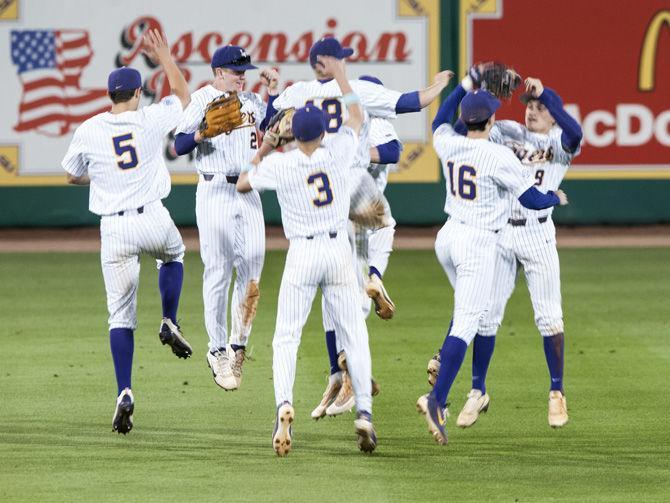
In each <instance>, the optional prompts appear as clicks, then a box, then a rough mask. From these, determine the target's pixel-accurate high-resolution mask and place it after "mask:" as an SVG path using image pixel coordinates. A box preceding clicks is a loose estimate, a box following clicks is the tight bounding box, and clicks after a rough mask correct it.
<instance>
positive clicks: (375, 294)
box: [365, 274, 395, 320]
mask: <svg viewBox="0 0 670 503" xmlns="http://www.w3.org/2000/svg"><path fill="white" fill-rule="evenodd" d="M365 293H367V294H368V297H370V298H371V299H372V302H374V303H375V313H377V316H379V317H380V318H381V319H382V320H390V319H391V318H393V315H394V314H395V304H394V303H393V301H392V300H391V298H390V297H389V294H388V293H387V292H386V288H384V283H382V280H381V278H380V277H379V276H377V275H376V274H371V275H370V277H369V280H368V284H367V285H366V286H365Z"/></svg>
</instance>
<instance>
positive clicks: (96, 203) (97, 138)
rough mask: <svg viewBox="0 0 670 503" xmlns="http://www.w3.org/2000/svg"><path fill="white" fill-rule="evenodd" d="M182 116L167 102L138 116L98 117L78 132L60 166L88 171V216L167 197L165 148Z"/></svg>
mask: <svg viewBox="0 0 670 503" xmlns="http://www.w3.org/2000/svg"><path fill="white" fill-rule="evenodd" d="M181 110H182V107H181V102H180V101H179V100H178V99H177V98H176V97H174V96H170V97H168V98H165V99H164V100H162V101H161V103H157V104H155V105H150V106H147V107H143V108H141V109H139V110H137V111H126V112H122V113H118V114H112V113H110V112H105V113H102V114H98V115H96V116H94V117H92V118H90V119H88V120H87V121H85V122H84V123H83V124H82V125H81V126H79V128H77V130H76V131H75V134H74V138H73V141H72V144H71V146H70V150H69V151H68V154H67V155H66V158H65V160H64V161H63V163H64V165H65V164H68V163H83V164H84V165H85V166H86V171H87V174H88V176H89V178H90V180H91V191H90V210H91V211H92V212H94V213H97V214H100V215H108V214H113V213H116V212H119V211H124V210H128V209H133V208H138V207H140V206H143V205H145V204H148V203H150V202H152V201H155V200H158V199H163V198H164V197H166V196H167V195H168V194H169V192H170V175H169V172H168V171H167V167H166V166H165V160H164V157H163V143H164V141H165V136H166V134H167V133H168V132H169V131H171V130H172V129H173V128H174V127H175V126H176V123H177V122H178V120H179V119H180V117H181Z"/></svg>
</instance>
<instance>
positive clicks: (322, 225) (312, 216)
mask: <svg viewBox="0 0 670 503" xmlns="http://www.w3.org/2000/svg"><path fill="white" fill-rule="evenodd" d="M318 61H319V63H320V64H321V65H323V68H324V69H326V70H327V71H329V72H330V73H331V74H332V75H333V76H334V77H335V79H336V83H337V85H338V86H339V87H338V90H341V96H340V99H339V100H337V103H338V104H343V105H344V106H345V107H346V109H347V112H348V113H347V118H346V119H345V120H344V122H343V123H342V124H340V125H339V126H341V127H338V132H337V133H336V134H331V135H330V136H329V137H328V138H326V139H325V140H324V139H323V138H324V132H325V130H326V128H327V127H328V120H329V119H328V117H327V116H325V114H324V112H322V110H321V108H320V107H317V106H314V105H307V106H305V107H303V108H298V109H297V110H296V112H295V115H294V116H293V120H292V132H293V135H294V136H295V139H296V141H297V147H298V148H297V149H294V150H292V151H289V152H286V153H277V154H274V155H271V156H269V157H267V158H265V159H263V160H262V161H260V163H259V161H258V159H254V162H253V163H250V165H249V166H248V167H247V169H248V170H249V171H248V173H247V172H245V173H243V174H242V175H241V176H240V179H239V181H238V182H237V188H238V190H239V191H242V192H247V191H250V190H252V189H256V190H276V191H277V198H278V200H279V205H280V207H281V213H282V223H283V226H284V232H285V234H286V237H287V238H288V240H289V242H290V245H289V250H288V255H287V257H286V266H285V268H284V274H283V276H282V282H281V286H280V290H279V302H278V308H277V325H276V329H275V334H274V340H273V343H272V347H273V352H274V356H273V363H272V370H273V381H274V387H275V400H276V403H277V416H276V421H275V429H274V432H273V436H272V444H273V448H274V450H275V452H276V453H277V455H279V456H285V455H287V454H288V453H289V451H290V450H291V441H292V439H291V435H292V430H291V424H292V422H293V418H294V410H293V406H292V403H293V391H292V390H293V382H294V380H295V367H296V359H297V352H298V346H299V344H300V336H301V332H302V328H303V326H304V325H305V322H306V320H307V316H308V315H309V312H310V309H311V305H312V302H313V300H314V295H315V294H316V289H317V287H320V288H321V290H322V292H323V297H324V299H325V304H326V306H327V308H328V309H329V311H330V312H332V313H333V319H334V322H335V326H336V329H337V331H338V334H339V337H340V340H341V341H342V344H343V346H344V348H345V351H346V352H347V355H348V357H349V362H348V366H349V369H350V372H351V378H352V382H353V388H354V394H355V396H356V407H357V410H358V413H357V418H356V421H355V423H354V424H355V427H356V432H357V434H358V446H359V448H360V449H361V450H362V451H366V452H371V451H373V450H374V449H375V447H376V444H377V438H376V434H375V430H374V427H373V425H372V416H371V412H372V397H371V386H370V379H371V374H370V373H371V363H370V349H369V347H368V333H367V327H366V325H365V320H364V318H363V313H362V311H361V309H360V304H359V303H358V302H357V288H356V278H355V274H354V268H353V261H352V255H351V248H350V244H349V239H348V235H347V220H348V214H349V190H350V187H349V183H350V166H351V163H352V162H353V158H354V155H355V153H356V151H357V150H358V149H357V147H358V141H359V140H358V134H359V132H360V128H361V126H362V123H363V111H362V109H361V107H360V105H359V98H358V97H357V96H356V94H354V93H353V90H352V86H351V85H350V84H349V82H348V81H347V80H346V76H345V70H344V61H342V59H341V58H337V57H323V56H319V59H318ZM322 140H323V142H322Z"/></svg>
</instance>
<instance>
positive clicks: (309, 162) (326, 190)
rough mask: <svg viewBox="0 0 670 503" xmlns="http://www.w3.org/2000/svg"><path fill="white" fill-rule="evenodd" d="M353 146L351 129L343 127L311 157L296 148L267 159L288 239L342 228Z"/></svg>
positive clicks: (347, 197) (353, 139) (345, 211)
mask: <svg viewBox="0 0 670 503" xmlns="http://www.w3.org/2000/svg"><path fill="white" fill-rule="evenodd" d="M355 145H356V138H355V135H354V132H353V130H351V129H349V128H343V129H342V130H341V131H340V132H339V133H338V134H336V135H331V136H330V137H329V138H326V139H324V141H323V143H322V145H321V146H320V147H319V148H318V149H316V150H315V151H314V152H313V153H312V155H311V156H307V155H305V154H304V153H303V152H302V151H301V150H300V149H295V150H292V151H290V152H286V153H275V154H272V155H270V156H268V157H267V158H266V160H265V162H266V163H267V164H268V168H270V169H273V170H274V172H275V177H276V187H275V188H276V191H277V199H278V200H279V205H280V207H281V216H282V225H283V227H284V233H285V234H286V237H287V238H288V239H293V238H297V237H309V236H317V235H322V234H327V233H331V232H334V231H340V232H343V231H345V229H346V227H347V221H348V216H349V197H350V187H349V177H350V175H349V169H350V165H351V159H352V158H353V154H352V151H353V150H354V148H355ZM265 168H266V166H262V168H261V169H265Z"/></svg>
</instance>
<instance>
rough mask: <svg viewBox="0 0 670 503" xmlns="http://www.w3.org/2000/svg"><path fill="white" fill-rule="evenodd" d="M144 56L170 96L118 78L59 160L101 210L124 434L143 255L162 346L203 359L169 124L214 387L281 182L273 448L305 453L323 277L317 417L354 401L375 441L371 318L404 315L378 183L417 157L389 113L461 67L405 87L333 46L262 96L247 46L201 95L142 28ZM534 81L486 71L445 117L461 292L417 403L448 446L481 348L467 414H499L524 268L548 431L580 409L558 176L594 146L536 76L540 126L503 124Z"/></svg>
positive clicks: (428, 99) (273, 76)
mask: <svg viewBox="0 0 670 503" xmlns="http://www.w3.org/2000/svg"><path fill="white" fill-rule="evenodd" d="M144 51H145V53H146V54H147V56H148V57H149V58H151V59H152V60H153V61H154V62H155V63H157V64H160V65H161V66H162V68H163V70H164V72H165V75H166V77H167V79H168V81H169V84H170V88H171V92H172V95H170V96H168V97H166V98H164V99H163V100H161V101H160V102H159V103H156V104H152V105H150V106H146V107H142V108H140V107H139V101H140V96H141V88H142V79H141V76H140V74H139V72H137V71H136V70H134V69H131V68H125V67H123V68H119V69H117V70H114V71H113V72H112V73H111V74H110V75H109V78H108V92H109V96H110V99H111V100H112V107H111V111H110V112H105V113H102V114H99V115H96V116H95V117H92V118H91V119H89V120H87V121H86V122H84V123H83V124H82V125H81V126H79V128H77V130H76V131H75V134H74V137H73V139H72V142H71V145H70V148H69V149H68V151H67V153H66V155H65V158H64V159H63V162H62V165H63V168H64V169H65V171H66V172H67V179H68V181H69V183H73V184H77V185H90V196H89V209H90V211H92V212H93V213H95V214H97V215H99V216H100V217H101V219H100V234H101V264H102V270H103V278H104V282H105V289H106V292H107V306H108V311H109V336H110V346H111V351H112V358H113V361H114V368H115V373H116V381H117V388H118V395H117V400H116V407H115V410H114V415H113V419H112V427H113V430H114V431H117V432H118V433H122V434H126V433H128V432H129V431H130V430H131V429H132V427H133V412H134V407H135V397H134V396H133V392H132V386H131V373H132V361H133V350H134V331H135V329H136V326H137V318H136V304H137V288H138V284H139V257H140V255H141V254H142V253H145V254H149V255H151V256H152V257H154V258H155V259H156V262H157V267H158V283H159V290H160V295H161V301H162V311H163V313H162V320H161V323H160V328H159V339H160V341H161V343H162V344H165V345H168V346H169V347H170V348H171V350H172V352H173V353H174V354H175V355H176V356H177V357H179V358H189V357H190V356H191V355H192V353H193V350H192V347H191V345H190V343H189V342H188V341H187V340H186V339H185V337H184V334H183V333H182V331H181V327H180V326H179V324H178V322H177V320H178V318H177V310H178V305H179V297H180V294H181V288H182V283H183V278H184V268H183V257H184V251H185V247H184V244H183V241H182V238H181V235H180V234H179V231H178V230H177V228H176V226H175V224H174V222H173V221H172V218H171V217H170V215H169V213H168V211H167V209H166V208H165V207H164V206H163V204H162V202H161V201H162V199H164V198H165V197H167V195H168V194H169V192H170V175H169V172H168V170H167V168H166V166H165V162H164V159H163V156H162V146H163V141H164V138H165V136H166V135H167V134H168V133H169V132H170V131H174V132H175V135H176V137H175V150H176V152H177V154H179V155H186V154H189V153H191V152H195V156H194V159H195V167H196V170H197V172H198V186H197V193H196V220H197V226H198V233H199V238H200V254H201V258H202V262H203V264H204V273H203V300H204V325H205V329H206V332H207V336H208V339H209V344H208V346H209V347H208V351H207V353H206V361H207V365H208V366H209V368H210V369H211V372H212V375H213V378H214V382H215V383H216V384H217V385H218V386H220V387H221V388H223V389H224V390H226V391H228V390H235V389H238V388H239V387H240V386H241V383H242V375H243V367H244V362H245V358H246V346H247V344H248V341H249V337H250V335H251V332H252V326H253V320H254V317H255V315H256V310H257V306H258V301H259V298H260V295H261V284H262V281H261V273H262V270H263V263H264V258H265V227H264V220H263V209H262V205H261V199H260V195H259V194H260V192H263V191H266V190H273V191H276V193H277V198H278V201H279V205H280V209H281V219H282V225H283V228H284V233H285V235H286V238H287V239H288V240H289V249H288V254H287V257H286V263H285V267H284V273H283V276H282V280H281V286H280V290H279V300H278V305H277V316H276V327H275V332H274V337H273V343H272V348H273V365H272V369H273V383H274V390H275V402H276V407H277V408H276V415H275V427H274V432H273V435H272V444H273V449H274V451H275V452H276V453H277V455H279V456H285V455H287V454H288V453H289V452H290V450H291V448H292V425H293V422H294V418H295V411H294V409H293V405H292V404H293V384H294V381H295V373H296V364H297V352H298V346H299V344H300V337H301V333H302V329H303V327H304V325H305V323H306V321H307V317H308V315H309V313H310V311H311V307H312V303H313V300H314V297H315V295H316V290H317V288H320V289H321V291H322V293H323V296H322V305H321V309H322V314H323V328H324V338H325V342H326V349H327V353H328V359H329V366H330V377H329V380H328V383H327V386H326V390H325V391H324V393H323V397H322V399H321V401H320V402H319V404H318V405H317V406H316V408H315V409H314V410H313V411H312V413H311V415H312V417H313V418H314V419H317V420H318V419H320V418H322V417H324V416H325V415H331V416H333V415H338V414H341V413H343V412H347V411H350V410H352V409H353V408H354V407H355V408H356V416H355V417H356V419H355V421H354V427H355V430H356V433H357V438H358V447H359V449H360V450H361V451H364V452H372V451H373V450H374V449H375V448H376V445H377V435H376V431H375V428H374V425H373V422H372V402H373V399H372V397H373V396H374V395H376V394H377V393H379V390H380V388H379V385H378V384H377V382H376V381H375V380H374V378H373V376H372V364H371V355H370V347H369V343H368V331H367V325H366V321H365V320H366V317H367V316H368V315H369V313H370V312H371V311H372V310H373V309H374V311H375V313H376V314H377V315H378V316H379V317H380V318H382V319H385V320H389V319H391V318H392V317H393V315H394V314H395V311H396V305H395V304H394V302H393V301H392V300H391V298H390V295H389V293H388V292H387V291H386V289H385V287H384V283H383V276H384V274H385V272H386V269H387V266H388V262H389V256H390V253H391V251H392V247H393V236H394V232H395V230H394V229H395V220H394V219H393V217H392V214H391V209H390V206H389V204H388V201H387V200H386V198H385V197H384V194H383V193H384V189H385V187H386V183H387V178H388V173H389V171H391V170H392V167H393V165H394V164H396V163H397V162H398V160H399V157H400V152H401V150H402V144H401V142H400V140H399V138H398V135H397V134H396V132H395V129H394V127H393V124H392V122H391V121H392V120H393V119H395V118H396V117H397V116H398V115H400V114H405V113H415V112H418V111H420V110H421V109H423V108H425V107H426V106H428V105H429V104H430V103H432V102H433V101H434V100H435V99H437V98H438V96H439V95H440V93H441V92H442V91H443V90H444V89H445V88H446V86H447V85H448V83H449V81H450V79H451V78H452V76H453V73H452V72H450V71H443V72H440V73H438V74H437V75H436V76H435V79H434V83H433V84H432V85H430V86H428V87H426V88H424V89H421V90H415V91H410V92H404V93H402V92H398V91H394V90H391V89H387V88H386V87H384V85H383V84H382V82H381V81H380V80H379V79H377V78H376V77H372V76H361V77H360V78H358V79H356V80H349V78H348V77H347V74H346V68H345V63H344V60H345V59H346V58H347V57H349V56H351V55H352V53H353V50H352V49H349V48H344V47H342V46H341V45H340V43H339V42H338V41H337V40H336V39H335V38H324V39H321V40H319V41H318V42H316V43H315V44H314V46H313V47H312V48H311V50H310V58H309V59H310V61H309V64H310V66H311V67H312V69H313V71H314V80H311V81H307V82H296V83H294V84H292V85H290V86H288V87H286V88H285V89H284V90H283V91H281V92H280V83H279V76H278V74H277V72H276V71H275V70H273V69H263V70H261V81H262V83H263V84H264V85H265V86H266V88H267V94H268V101H267V102H264V101H263V99H262V98H261V96H260V95H258V94H256V93H251V92H246V91H244V87H245V83H246V82H245V73H246V72H247V71H249V70H255V69H256V66H254V65H253V64H252V63H251V58H250V56H249V55H247V54H246V52H245V51H244V50H243V49H242V48H241V47H237V46H224V47H221V48H219V49H217V50H216V51H215V53H214V55H213V57H212V61H211V67H212V73H213V80H212V82H211V83H210V84H209V85H206V86H204V87H202V88H200V89H198V90H197V91H195V92H194V93H193V94H190V93H189V91H188V86H187V83H186V81H185V79H184V77H183V75H182V74H181V72H180V70H179V69H178V68H177V66H176V64H175V62H174V60H173V59H172V56H171V54H170V50H169V47H168V43H167V40H166V39H165V36H164V35H162V34H160V33H158V32H157V31H149V32H147V33H146V34H145V37H144ZM519 84H520V78H519V77H518V76H517V75H516V74H515V73H514V72H513V71H512V70H510V69H507V68H506V67H504V66H502V65H489V64H482V65H476V66H474V67H473V68H471V69H470V71H469V72H468V75H467V76H466V77H465V78H464V79H463V81H462V82H461V83H460V84H459V85H458V86H457V87H456V88H455V90H454V91H452V92H451V94H450V95H449V96H448V98H447V99H446V100H445V101H444V102H443V103H442V105H441V106H440V109H439V111H438V113H437V115H436V117H435V120H434V121H433V142H434V148H435V150H436V151H437V153H438V155H439V157H440V159H441V161H442V166H443V170H444V178H445V181H446V203H445V213H446V214H447V215H448V216H449V218H448V220H447V222H446V223H445V225H444V226H443V228H442V229H441V230H440V232H439V234H438V236H437V240H436V243H435V251H436V254H437V258H438V260H439V262H440V264H441V265H442V266H443V268H444V270H445V272H446V274H447V276H448V278H449V281H450V282H451V284H452V286H453V288H454V294H455V297H454V298H455V301H454V312H453V317H452V320H451V324H450V325H449V330H448V332H447V336H446V338H445V340H444V344H443V345H442V347H441V349H440V350H439V351H438V353H437V354H436V355H435V356H433V357H432V358H431V359H430V361H429V363H428V375H429V383H430V384H431V385H433V390H432V391H431V392H430V393H428V394H426V395H423V396H421V397H420V398H419V400H418V402H417V409H418V410H419V412H420V413H422V414H423V415H424V416H425V418H426V421H427V423H428V428H429V430H430V432H431V434H432V435H433V437H434V438H435V440H436V441H437V442H438V443H440V444H446V443H447V432H446V429H445V419H446V414H447V411H446V403H447V396H448V393H449V390H450V388H451V385H452V383H453V381H454V379H455V377H456V375H457V373H458V371H459V369H460V367H461V364H462V362H463V360H464V356H465V352H466V349H467V346H468V345H469V344H470V343H471V342H473V341H474V344H473V364H472V371H473V375H472V390H471V391H470V393H469V394H468V397H467V400H466V402H465V405H464V407H463V409H462V411H461V413H460V414H459V416H458V420H457V424H458V426H461V427H468V426H471V425H472V424H474V423H475V421H476V420H477V418H478V416H479V414H480V413H481V412H485V411H486V410H487V409H488V406H489V402H490V397H489V395H488V393H487V392H486V387H485V378H486V373H487V370H488V367H489V363H490V361H491V358H492V354H493V349H494V344H495V334H496V331H497V329H498V327H499V326H500V324H501V322H502V319H503V315H504V310H505V305H506V303H507V300H508V299H509V297H510V296H511V294H512V291H513V288H514V283H515V278H516V267H517V262H518V263H520V264H521V265H522V266H523V267H524V271H525V274H526V280H527V283H528V286H529V290H530V293H531V299H532V303H533V308H534V311H535V321H536V324H537V327H538V329H539V331H540V334H541V335H542V336H543V341H544V349H545V355H546V359H547V365H548V368H549V373H550V377H551V381H550V383H551V384H550V393H549V413H548V418H549V424H550V425H551V426H552V427H560V426H563V425H564V424H565V423H566V422H567V421H568V415H567V405H566V401H565V396H564V392H563V348H564V338H563V319H562V310H561V294H560V274H559V263H558V254H557V252H556V241H555V229H554V226H553V223H552V220H551V211H552V208H553V207H554V206H556V205H563V204H567V198H566V196H565V194H564V193H563V192H562V191H560V190H559V189H558V186H559V184H560V182H561V180H562V178H563V176H564V175H565V172H566V171H567V168H568V166H569V164H570V162H571V161H572V158H573V157H574V156H575V155H577V154H578V153H579V144H580V141H581V130H580V128H579V125H578V124H577V123H576V122H575V121H574V119H572V118H571V117H570V116H569V115H568V114H567V113H566V112H565V111H564V110H563V105H562V101H561V99H560V97H559V96H558V94H557V93H556V92H554V91H552V90H551V89H549V88H545V87H543V85H542V83H541V81H540V80H538V79H533V78H528V79H526V81H525V86H526V92H525V93H524V94H523V95H522V97H521V99H522V101H523V102H524V103H525V104H526V117H525V125H522V124H519V123H516V122H513V121H498V122H496V121H495V112H496V110H497V109H498V107H499V106H500V101H499V100H498V99H497V97H496V96H498V97H501V98H505V97H509V96H511V94H512V92H513V91H514V90H515V88H516V87H517V86H518V85H519ZM459 106H460V110H461V112H460V116H459V117H458V120H457V121H455V122H454V120H455V119H456V114H457V110H458V108H459ZM531 170H532V171H531ZM538 187H539V188H541V189H542V190H543V191H544V192H541V191H540V190H538ZM233 272H235V280H234V284H233V286H232V288H233V291H232V296H231V297H230V298H231V302H230V306H229V305H228V304H229V301H228V299H229V291H230V287H231V285H230V284H231V281H233ZM229 312H230V319H231V323H230V325H231V326H230V333H228V322H227V320H228V313H229ZM445 326H446V320H445Z"/></svg>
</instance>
